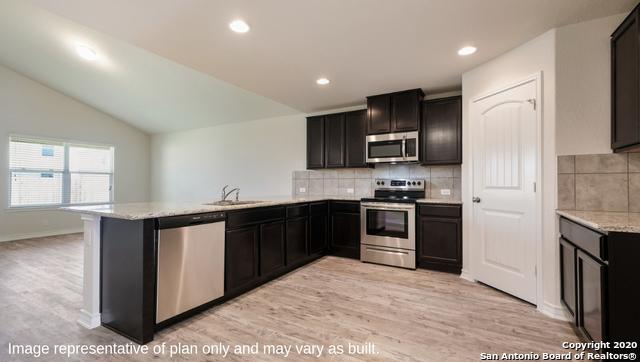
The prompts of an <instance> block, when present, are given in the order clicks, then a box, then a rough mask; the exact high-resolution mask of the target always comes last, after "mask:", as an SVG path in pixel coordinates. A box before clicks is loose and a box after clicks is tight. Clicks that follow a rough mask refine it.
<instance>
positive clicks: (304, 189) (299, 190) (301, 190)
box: [298, 187, 307, 194]
mask: <svg viewBox="0 0 640 362" xmlns="http://www.w3.org/2000/svg"><path fill="white" fill-rule="evenodd" d="M298 192H299V193H301V194H304V193H305V192H307V188H306V187H301V188H299V189H298Z"/></svg>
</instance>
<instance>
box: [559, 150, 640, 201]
mask: <svg viewBox="0 0 640 362" xmlns="http://www.w3.org/2000/svg"><path fill="white" fill-rule="evenodd" d="M558 208H559V209H564V210H580V211H621V212H627V211H630V212H640V153H628V154H627V153H610V154H600V155H575V156H558Z"/></svg>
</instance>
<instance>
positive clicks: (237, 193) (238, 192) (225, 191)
mask: <svg viewBox="0 0 640 362" xmlns="http://www.w3.org/2000/svg"><path fill="white" fill-rule="evenodd" d="M227 187H229V185H226V186H225V187H223V188H222V200H221V201H227V197H229V195H231V194H232V193H233V192H234V191H235V192H236V201H238V198H239V197H240V188H239V187H236V188H234V189H233V190H231V191H229V192H227Z"/></svg>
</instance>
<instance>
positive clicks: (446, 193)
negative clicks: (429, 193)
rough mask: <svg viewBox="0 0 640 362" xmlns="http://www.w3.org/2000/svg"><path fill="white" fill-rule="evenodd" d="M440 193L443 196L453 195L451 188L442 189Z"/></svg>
mask: <svg viewBox="0 0 640 362" xmlns="http://www.w3.org/2000/svg"><path fill="white" fill-rule="evenodd" d="M440 195H443V196H449V195H451V189H440Z"/></svg>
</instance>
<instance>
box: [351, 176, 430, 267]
mask: <svg viewBox="0 0 640 362" xmlns="http://www.w3.org/2000/svg"><path fill="white" fill-rule="evenodd" d="M375 183H376V185H375V191H374V197H373V198H363V199H362V200H361V204H360V205H361V206H360V208H361V213H360V215H361V218H362V219H361V230H360V235H361V240H360V260H362V261H364V262H369V263H377V264H385V265H391V266H397V267H402V268H408V269H415V268H416V200H417V199H422V198H424V197H425V192H424V190H425V180H418V179H411V180H406V179H399V180H390V179H377V180H375Z"/></svg>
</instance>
